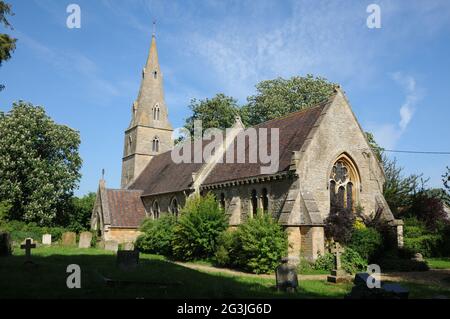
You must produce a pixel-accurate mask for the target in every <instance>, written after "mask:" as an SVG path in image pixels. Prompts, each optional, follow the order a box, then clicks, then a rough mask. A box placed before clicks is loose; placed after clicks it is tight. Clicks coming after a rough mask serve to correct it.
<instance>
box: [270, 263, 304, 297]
mask: <svg viewBox="0 0 450 319" xmlns="http://www.w3.org/2000/svg"><path fill="white" fill-rule="evenodd" d="M275 274H276V282H277V289H278V290H283V291H287V292H295V290H296V289H297V287H298V277H297V267H295V265H293V264H290V263H289V259H288V258H283V259H282V260H281V265H279V266H278V267H277V269H276V271H275Z"/></svg>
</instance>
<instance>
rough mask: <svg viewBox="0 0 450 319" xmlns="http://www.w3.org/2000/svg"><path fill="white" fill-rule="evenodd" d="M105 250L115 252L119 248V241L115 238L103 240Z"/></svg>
mask: <svg viewBox="0 0 450 319" xmlns="http://www.w3.org/2000/svg"><path fill="white" fill-rule="evenodd" d="M105 250H109V251H113V252H117V251H118V250H119V243H118V242H116V241H115V240H105Z"/></svg>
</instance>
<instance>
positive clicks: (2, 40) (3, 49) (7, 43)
mask: <svg viewBox="0 0 450 319" xmlns="http://www.w3.org/2000/svg"><path fill="white" fill-rule="evenodd" d="M8 15H12V12H11V5H9V4H7V3H5V2H4V1H2V0H0V24H3V26H4V27H5V28H12V27H11V24H10V23H9V21H8V19H7V16H8ZM16 41H17V39H14V38H12V37H10V36H9V35H8V34H6V33H0V66H1V65H2V63H3V61H6V60H9V59H10V58H11V53H12V52H13V51H14V50H15V49H16ZM3 88H4V85H2V84H0V91H1V90H2V89H3Z"/></svg>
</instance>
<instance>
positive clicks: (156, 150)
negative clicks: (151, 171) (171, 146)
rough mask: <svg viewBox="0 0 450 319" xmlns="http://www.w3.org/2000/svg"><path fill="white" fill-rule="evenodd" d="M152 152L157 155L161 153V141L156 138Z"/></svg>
mask: <svg viewBox="0 0 450 319" xmlns="http://www.w3.org/2000/svg"><path fill="white" fill-rule="evenodd" d="M152 151H153V152H155V153H158V152H159V139H158V137H155V138H154V139H153V141H152Z"/></svg>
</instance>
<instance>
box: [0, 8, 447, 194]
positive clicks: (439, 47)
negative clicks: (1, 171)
mask: <svg viewBox="0 0 450 319" xmlns="http://www.w3.org/2000/svg"><path fill="white" fill-rule="evenodd" d="M8 2H9V3H11V4H12V5H13V11H14V12H15V16H14V17H12V18H11V19H10V22H11V23H12V24H13V26H14V31H13V32H12V33H13V35H14V36H15V37H17V38H18V45H17V50H16V52H15V53H14V55H13V58H12V59H11V60H10V61H8V62H6V63H4V64H3V66H2V67H1V68H0V82H1V83H4V84H6V86H7V88H6V90H4V91H3V92H1V93H0V109H1V110H2V111H7V110H9V109H10V107H11V105H12V103H13V102H14V101H17V100H20V99H22V100H26V101H30V102H32V103H34V104H37V105H43V106H44V107H45V109H46V110H47V112H48V114H49V115H50V116H51V117H52V118H53V119H55V120H56V121H57V122H58V123H62V124H66V125H69V126H71V127H73V128H75V129H77V130H79V131H80V134H81V140H82V144H81V149H80V152H81V156H82V157H83V161H84V164H83V168H82V174H83V177H82V180H81V183H80V188H79V189H78V190H77V194H79V195H80V194H84V193H86V192H89V191H95V190H96V188H97V183H98V179H99V177H100V175H101V169H102V168H105V170H106V180H107V183H108V186H110V187H119V185H120V171H121V157H122V146H123V145H122V144H123V132H124V130H125V128H126V127H127V125H128V124H129V120H130V110H131V105H132V103H133V101H134V100H135V99H136V96H137V92H138V88H139V83H140V76H141V70H142V67H143V66H144V63H145V59H146V56H147V54H148V49H149V45H150V40H151V33H152V21H153V19H157V21H158V23H157V42H158V50H159V57H160V62H161V67H162V71H163V73H164V80H165V94H166V102H167V105H168V107H169V117H170V120H171V122H172V124H173V126H174V127H180V126H181V125H182V124H183V121H184V119H185V118H186V117H187V116H189V110H188V105H189V101H190V100H191V99H192V98H205V97H211V96H213V95H214V94H216V93H218V92H223V93H225V94H228V95H231V96H234V97H236V98H238V99H239V101H240V102H241V103H244V102H245V100H246V97H247V96H248V95H251V94H253V93H254V85H255V84H256V83H257V82H259V81H261V80H264V79H272V78H275V77H278V76H282V77H290V76H293V75H305V74H307V73H312V74H314V75H321V76H324V77H326V78H328V79H329V80H331V81H333V82H338V83H340V84H341V86H342V87H343V89H344V90H345V92H346V93H347V96H348V97H349V99H350V102H351V105H352V107H353V110H354V112H355V113H356V115H357V117H358V119H359V121H360V123H361V125H362V126H363V128H364V129H365V130H368V131H371V132H373V133H374V134H375V136H376V138H377V140H378V141H379V143H380V144H381V145H382V146H384V147H386V148H390V149H399V150H419V151H450V138H449V134H450V133H449V119H450V105H449V101H450V1H446V0H442V1H439V0H435V1H432V0H430V1H420V0H417V1H401V0H397V1H374V0H371V1H349V0H341V1H338V0H334V1H332V0H329V1H317V0H316V1H312V0H311V1H275V0H274V1H264V0H258V1H245V0H239V1H213V0H207V1H201V0H194V1H168V0H165V1H145V0H129V1H123V0H88V1H87V0H72V1H63V0H26V1H25V0H8ZM70 3H76V4H78V5H80V7H81V29H68V28H67V27H66V19H67V16H68V13H66V7H67V6H68V5H69V4H70ZM371 3H376V4H378V5H379V6H380V8H381V29H369V28H367V26H366V19H367V17H368V15H369V14H368V13H367V12H366V8H367V6H368V5H369V4H371ZM390 156H393V155H390ZM395 157H397V159H398V162H399V164H400V165H401V166H404V167H405V173H424V176H426V177H430V182H429V186H438V187H440V186H441V185H442V183H441V175H442V174H443V172H444V170H445V166H446V165H450V156H449V155H417V154H395Z"/></svg>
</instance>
